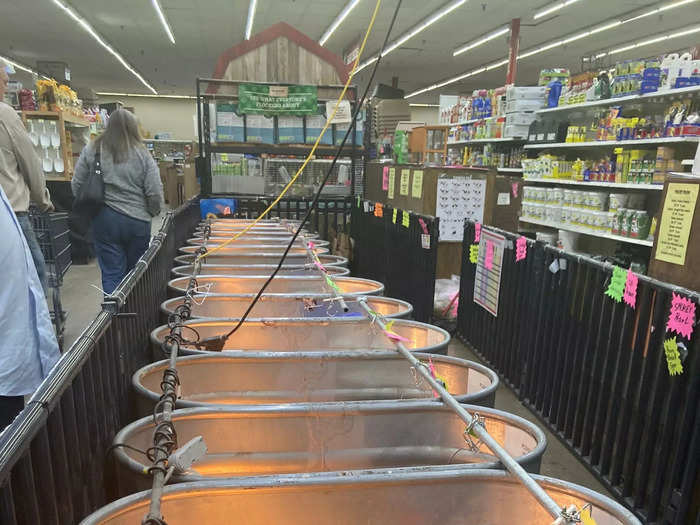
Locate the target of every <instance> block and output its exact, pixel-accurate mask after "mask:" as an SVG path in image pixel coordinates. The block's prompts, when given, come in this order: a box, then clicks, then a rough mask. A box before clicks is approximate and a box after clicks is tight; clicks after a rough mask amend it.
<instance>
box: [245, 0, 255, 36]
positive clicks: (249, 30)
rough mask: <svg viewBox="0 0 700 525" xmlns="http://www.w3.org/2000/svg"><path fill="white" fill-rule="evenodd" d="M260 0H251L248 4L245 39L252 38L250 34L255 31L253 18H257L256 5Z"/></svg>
mask: <svg viewBox="0 0 700 525" xmlns="http://www.w3.org/2000/svg"><path fill="white" fill-rule="evenodd" d="M257 4H258V0H250V4H248V20H247V21H246V23H245V39H246V40H250V35H251V33H252V32H253V20H255V7H256V6H257Z"/></svg>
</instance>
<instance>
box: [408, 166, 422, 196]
mask: <svg viewBox="0 0 700 525" xmlns="http://www.w3.org/2000/svg"><path fill="white" fill-rule="evenodd" d="M422 195H423V172H422V171H421V170H415V171H414V172H413V184H412V185H411V197H413V198H414V199H420V198H421V196H422Z"/></svg>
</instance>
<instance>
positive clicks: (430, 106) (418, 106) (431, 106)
mask: <svg viewBox="0 0 700 525" xmlns="http://www.w3.org/2000/svg"><path fill="white" fill-rule="evenodd" d="M409 106H411V107H412V108H439V107H440V104H419V103H414V104H409Z"/></svg>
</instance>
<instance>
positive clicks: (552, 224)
mask: <svg viewBox="0 0 700 525" xmlns="http://www.w3.org/2000/svg"><path fill="white" fill-rule="evenodd" d="M520 222H525V223H528V224H537V225H539V226H548V227H549V228H556V229H558V230H566V231H570V232H576V233H581V234H583V235H590V236H592V237H601V238H603V239H612V240H614V241H619V242H626V243H629V244H639V245H641V246H649V247H651V246H653V245H654V242H653V241H649V240H646V239H633V238H632V237H625V236H623V235H613V234H612V233H603V232H595V231H592V230H589V229H586V228H578V227H576V226H572V225H570V224H561V223H555V222H549V221H541V220H538V219H530V218H526V217H521V218H520Z"/></svg>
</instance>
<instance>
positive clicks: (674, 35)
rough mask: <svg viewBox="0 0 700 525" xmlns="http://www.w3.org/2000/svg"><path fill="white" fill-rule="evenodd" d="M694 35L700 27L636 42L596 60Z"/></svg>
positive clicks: (604, 54) (602, 54) (599, 56)
mask: <svg viewBox="0 0 700 525" xmlns="http://www.w3.org/2000/svg"><path fill="white" fill-rule="evenodd" d="M693 33H700V25H696V26H692V27H689V28H688V29H679V30H676V31H674V32H673V33H668V34H665V35H658V36H654V37H651V38H648V39H646V40H640V41H639V42H635V43H633V44H628V45H625V46H622V47H618V48H616V49H612V50H610V51H608V52H601V53H598V54H596V55H595V58H603V57H604V56H607V55H616V54H618V53H624V52H625V51H629V50H630V49H637V48H638V47H642V46H650V45H651V44H656V43H658V42H663V41H664V40H670V39H672V38H678V37H681V36H687V35H692V34H693Z"/></svg>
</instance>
